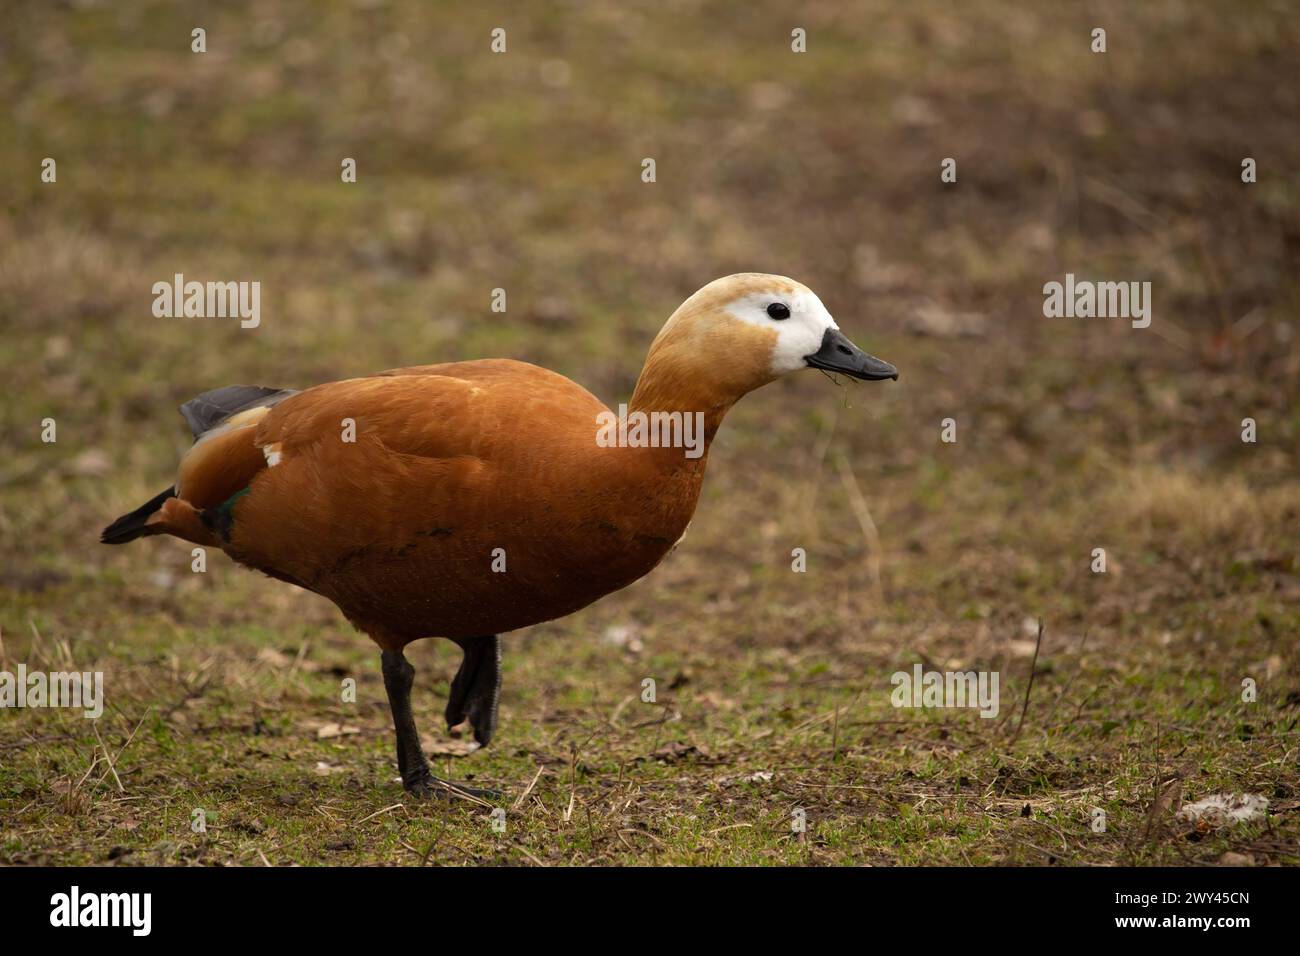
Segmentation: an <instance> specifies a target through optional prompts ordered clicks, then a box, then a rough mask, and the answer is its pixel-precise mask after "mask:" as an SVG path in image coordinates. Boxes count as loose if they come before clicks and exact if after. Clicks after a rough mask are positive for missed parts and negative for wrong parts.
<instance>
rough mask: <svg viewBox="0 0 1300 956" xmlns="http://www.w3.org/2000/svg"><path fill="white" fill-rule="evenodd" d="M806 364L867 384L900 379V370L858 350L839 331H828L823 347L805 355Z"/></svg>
mask: <svg viewBox="0 0 1300 956" xmlns="http://www.w3.org/2000/svg"><path fill="white" fill-rule="evenodd" d="M803 360H804V361H805V362H807V363H808V366H809V367H810V368H820V369H824V370H826V371H827V372H843V373H844V374H845V375H852V376H853V377H854V378H860V379H862V380H863V381H866V382H879V381H882V380H883V379H887V378H892V379H897V378H898V369H896V368H894V366H892V365H890V364H889V363H888V362H885V361H882V360H880V359H878V358H876V357H875V356H874V355H868V354H867V353H866V352H864V351H862V349H860V348H858V347H857V346H856V345H854V344H853V343H852V342H850V341H849V340H848V339H847V338H845V337H844V333H843V332H841V331H840V330H839V329H827V330H826V334H825V335H823V336H822V347H821V348H819V349H818V350H817V351H816V352H814V353H813V354H812V355H805V356H804V359H803Z"/></svg>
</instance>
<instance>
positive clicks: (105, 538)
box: [99, 487, 176, 544]
mask: <svg viewBox="0 0 1300 956" xmlns="http://www.w3.org/2000/svg"><path fill="white" fill-rule="evenodd" d="M175 497H176V489H175V487H172V488H168V489H167V490H166V491H163V492H159V493H158V494H157V495H155V496H154V497H153V498H150V499H149V500H148V501H146V502H145V503H144V504H142V505H141V506H140V507H139V508H136V509H135V510H134V511H132V512H129V513H128V514H124V515H122V517H120V518H118V519H117V520H116V521H114V522H113V523H112V524H110V525H109V526H108V527H107V528H105V529H104V530H103V531H101V532H100V533H99V543H100V544H126V543H127V542H128V541H134V540H135V539H136V538H143V537H144V536H145V535H150V534H154V533H155V532H154V530H153V529H152V528H150V527H148V526H147V522H148V521H149V518H150V517H151V516H152V515H153V514H154V512H156V511H157V510H158V509H159V508H161V507H162V506H163V503H164V502H166V501H167V499H168V498H175Z"/></svg>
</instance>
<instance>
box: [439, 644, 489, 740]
mask: <svg viewBox="0 0 1300 956" xmlns="http://www.w3.org/2000/svg"><path fill="white" fill-rule="evenodd" d="M456 643H458V644H460V646H461V649H462V650H464V652H465V657H464V658H463V659H462V660H461V662H460V670H458V671H457V672H456V677H455V678H454V679H453V680H452V682H451V692H450V693H449V694H448V695H447V710H446V713H445V715H444V716H445V717H446V719H447V729H448V730H450V731H452V736H460V735H459V733H458V732H457V731H456V728H457V727H459V726H460V724H462V723H464V722H465V721H468V722H469V725H470V726H471V727H472V728H473V729H474V739H475V740H476V741H478V744H479V746H480V747H486V746H487V745H488V744H490V743H491V742H492V735H493V734H494V733H495V732H496V729H497V703H498V701H500V699H501V638H499V637H498V636H496V635H495V634H488V635H485V636H483V637H473V638H469V639H467V640H461V641H457V642H456Z"/></svg>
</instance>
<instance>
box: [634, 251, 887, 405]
mask: <svg viewBox="0 0 1300 956" xmlns="http://www.w3.org/2000/svg"><path fill="white" fill-rule="evenodd" d="M802 368H819V369H823V370H825V371H829V372H841V373H843V374H845V375H848V376H851V377H853V378H858V379H864V380H867V381H876V380H879V379H886V378H892V379H896V378H898V370H897V369H895V368H894V366H892V365H890V364H889V363H888V362H884V361H881V360H880V359H878V358H875V357H874V356H872V355H868V354H867V353H866V352H864V351H862V350H861V349H860V348H858V347H857V346H856V345H854V344H853V343H852V342H850V341H849V340H848V339H847V338H846V337H845V336H844V333H842V332H841V331H840V329H839V326H838V325H837V324H836V323H835V320H834V319H833V318H832V317H831V314H830V312H829V311H827V309H826V306H825V305H823V304H822V300H821V299H819V298H818V297H817V295H816V293H814V292H813V291H812V290H811V289H809V288H808V287H807V286H805V285H803V284H802V283H799V282H796V281H794V280H793V279H788V278H786V277H785V276H778V275H767V274H764V273H758V272H742V273H738V274H736V275H730V276H725V277H723V278H721V279H715V280H714V281H712V282H710V283H709V284H708V285H706V286H705V287H704V288H702V289H700V290H699V291H698V292H696V293H695V294H694V295H693V296H691V297H690V298H689V299H687V300H686V301H685V302H683V303H682V304H681V306H680V307H679V308H678V309H677V311H676V312H674V313H673V314H672V316H671V317H670V318H669V319H668V322H667V323H666V324H665V325H664V327H663V329H662V331H660V333H659V335H658V337H657V338H656V339H655V341H654V344H653V345H652V346H651V347H650V354H649V355H648V356H647V358H646V365H645V371H644V372H643V373H642V376H641V381H640V382H638V384H637V393H638V396H639V400H638V396H634V397H633V402H634V404H638V405H640V407H648V406H650V405H653V404H655V402H656V401H657V402H658V403H659V405H663V406H668V407H678V408H683V407H691V406H692V404H694V407H715V406H717V405H721V404H727V405H729V404H731V403H734V402H735V401H736V400H737V399H739V398H740V397H741V396H742V395H744V394H745V393H747V392H750V391H753V390H754V389H756V388H758V387H760V386H762V385H766V384H767V383H768V382H771V381H773V380H775V379H777V378H779V377H781V376H782V375H786V374H788V373H790V372H794V371H797V370H799V369H802ZM688 396H689V397H688ZM656 407H658V406H656Z"/></svg>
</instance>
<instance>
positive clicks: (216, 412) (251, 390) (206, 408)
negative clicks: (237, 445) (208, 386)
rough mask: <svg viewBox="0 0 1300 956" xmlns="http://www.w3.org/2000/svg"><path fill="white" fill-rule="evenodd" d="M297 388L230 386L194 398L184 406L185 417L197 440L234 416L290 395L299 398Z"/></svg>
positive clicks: (182, 408) (182, 410) (182, 411)
mask: <svg viewBox="0 0 1300 956" xmlns="http://www.w3.org/2000/svg"><path fill="white" fill-rule="evenodd" d="M297 392H298V390H297V389H295V388H267V387H266V386H264V385H227V386H226V387H225V388H214V389H213V390H212V391H210V392H204V393H203V394H202V395H200V396H199V397H198V398H192V399H190V400H189V401H188V402H186V403H185V404H184V405H182V406H181V414H182V415H183V416H185V422H186V424H188V425H189V426H190V431H192V432H193V433H194V437H195V438H198V437H199V436H200V435H202V434H203V433H204V432H206V431H211V430H212V429H213V428H215V427H217V426H218V425H220V424H221V423H222V422H224V421H225V420H226V419H227V418H229V417H230V416H231V415H234V414H237V413H238V412H242V411H244V409H246V408H254V407H257V406H260V405H274V404H275V403H276V402H280V401H283V400H284V399H286V398H288V397H289V396H290V395H296V394H297Z"/></svg>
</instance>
